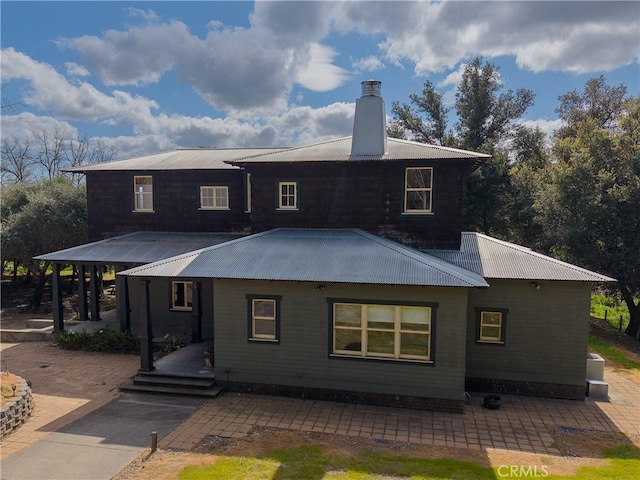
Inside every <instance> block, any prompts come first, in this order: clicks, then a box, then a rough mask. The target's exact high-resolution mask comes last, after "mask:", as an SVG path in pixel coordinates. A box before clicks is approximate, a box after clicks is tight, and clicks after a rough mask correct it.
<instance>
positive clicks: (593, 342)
mask: <svg viewBox="0 0 640 480" xmlns="http://www.w3.org/2000/svg"><path fill="white" fill-rule="evenodd" d="M589 348H591V349H592V350H593V351H595V352H596V353H599V354H600V355H602V356H603V357H606V358H607V359H609V360H611V361H612V362H614V363H617V364H618V365H620V366H622V367H624V368H628V369H630V370H640V363H638V362H636V361H635V360H632V359H630V358H629V357H627V356H626V355H625V354H624V352H622V351H620V350H618V349H617V348H615V347H612V346H611V345H609V344H608V343H607V342H605V341H604V340H600V339H599V338H597V337H594V336H593V335H589Z"/></svg>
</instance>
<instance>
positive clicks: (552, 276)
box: [427, 232, 615, 282]
mask: <svg viewBox="0 0 640 480" xmlns="http://www.w3.org/2000/svg"><path fill="white" fill-rule="evenodd" d="M427 253H429V254H431V255H434V256H436V257H439V258H442V259H443V260H447V261H448V262H451V263H455V264H456V265H459V266H461V267H463V268H466V269H468V270H471V271H473V272H476V273H477V274H479V275H482V276H483V277H485V278H488V279H497V278H504V279H520V280H565V281H574V282H614V281H615V279H613V278H611V277H607V276H605V275H600V274H599V273H596V272H592V271H590V270H586V269H584V268H581V267H578V266H576V265H572V264H570V263H566V262H562V261H560V260H557V259H555V258H551V257H548V256H546V255H542V254H541V253H537V252H534V251H533V250H531V249H529V248H527V247H522V246H520V245H516V244H513V243H509V242H505V241H503V240H498V239H497V238H492V237H489V236H487V235H483V234H482V233H475V232H463V233H462V243H461V246H460V251H457V250H427Z"/></svg>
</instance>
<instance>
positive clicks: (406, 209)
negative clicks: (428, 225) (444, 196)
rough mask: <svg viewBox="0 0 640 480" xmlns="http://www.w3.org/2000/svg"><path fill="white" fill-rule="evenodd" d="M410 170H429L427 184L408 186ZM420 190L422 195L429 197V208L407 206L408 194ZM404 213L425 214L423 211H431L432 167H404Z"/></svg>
mask: <svg viewBox="0 0 640 480" xmlns="http://www.w3.org/2000/svg"><path fill="white" fill-rule="evenodd" d="M412 170H429V172H430V175H429V180H430V182H429V185H428V186H424V187H410V186H409V172H410V171H412ZM420 192H422V193H423V194H424V195H428V198H429V208H428V209H417V208H409V194H411V193H420ZM404 213H409V214H425V213H433V167H407V168H405V173H404Z"/></svg>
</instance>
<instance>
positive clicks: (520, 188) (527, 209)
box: [506, 125, 551, 252]
mask: <svg viewBox="0 0 640 480" xmlns="http://www.w3.org/2000/svg"><path fill="white" fill-rule="evenodd" d="M509 158H510V162H509V172H508V175H509V181H510V192H509V195H508V200H509V203H508V204H507V206H506V210H507V211H509V212H510V216H509V221H508V222H507V227H508V233H507V238H508V239H509V241H511V242H515V243H518V244H520V245H527V246H529V247H531V248H535V249H537V250H541V251H545V252H546V251H549V248H550V245H549V243H548V241H546V237H545V235H544V231H543V228H542V225H540V222H539V221H538V219H537V212H536V209H535V204H536V199H537V196H538V192H539V190H540V185H541V183H542V182H543V179H544V175H545V173H546V171H547V169H548V168H549V166H550V165H551V163H550V158H549V152H548V148H547V146H546V135H545V133H544V132H543V131H542V130H540V129H539V128H529V127H525V126H523V125H519V126H517V127H516V128H515V130H514V134H513V138H512V141H511V143H510V145H509Z"/></svg>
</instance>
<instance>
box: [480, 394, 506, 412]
mask: <svg viewBox="0 0 640 480" xmlns="http://www.w3.org/2000/svg"><path fill="white" fill-rule="evenodd" d="M501 404H502V400H501V399H500V397H499V396H498V395H485V397H484V402H483V405H484V408H488V409H489V410H497V409H498V408H500V405H501Z"/></svg>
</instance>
